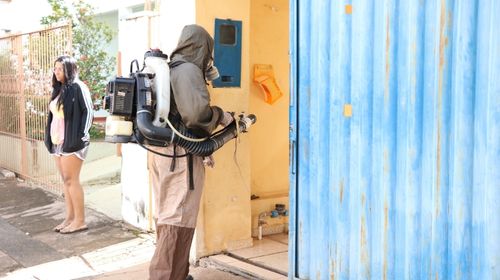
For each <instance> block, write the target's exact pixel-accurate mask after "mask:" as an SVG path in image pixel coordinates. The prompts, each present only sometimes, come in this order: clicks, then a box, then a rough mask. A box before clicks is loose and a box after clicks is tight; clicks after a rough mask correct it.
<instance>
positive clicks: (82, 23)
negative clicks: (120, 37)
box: [41, 0, 115, 102]
mask: <svg viewBox="0 0 500 280" xmlns="http://www.w3.org/2000/svg"><path fill="white" fill-rule="evenodd" d="M47 1H48V2H49V4H50V6H51V7H52V14H51V15H48V16H46V17H43V18H42V19H41V23H42V24H44V25H52V24H57V23H64V22H70V23H71V24H72V30H73V42H72V43H73V50H74V54H73V56H74V57H75V59H76V60H77V63H78V69H79V71H80V74H79V77H80V80H82V81H83V82H84V83H85V84H86V85H87V86H88V87H89V89H90V92H91V93H92V100H94V102H95V101H99V100H101V99H102V97H103V96H104V95H105V90H106V84H107V79H108V78H109V76H110V75H111V73H112V72H113V69H114V61H115V60H114V58H113V57H110V56H109V55H108V54H107V53H106V52H105V51H104V50H103V46H105V45H106V44H108V43H109V42H110V41H111V39H112V38H113V32H112V30H111V28H110V27H109V26H108V25H106V24H104V23H102V22H98V21H96V20H95V18H94V15H95V13H94V8H93V7H92V6H91V5H90V4H87V3H85V2H84V1H83V0H76V1H74V3H73V7H74V9H73V10H70V9H69V8H68V6H67V5H66V3H65V1H64V0H47Z"/></svg>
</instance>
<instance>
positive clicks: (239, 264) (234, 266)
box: [200, 255, 288, 280]
mask: <svg viewBox="0 0 500 280" xmlns="http://www.w3.org/2000/svg"><path fill="white" fill-rule="evenodd" d="M200 265H201V266H204V267H214V268H216V269H219V270H223V271H228V272H231V273H234V274H236V275H240V276H242V277H244V278H246V279H260V280H287V279H288V278H287V277H286V276H284V275H282V274H279V273H276V272H273V271H270V270H267V269H264V268H262V267H258V266H256V265H253V264H251V263H248V262H244V261H241V260H238V259H236V258H233V257H230V256H227V255H215V256H210V257H208V258H204V259H201V260H200Z"/></svg>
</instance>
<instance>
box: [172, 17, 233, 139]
mask: <svg viewBox="0 0 500 280" xmlns="http://www.w3.org/2000/svg"><path fill="white" fill-rule="evenodd" d="M213 47H214V40H213V39H212V37H211V36H210V34H208V32H207V31H206V30H205V29H203V27H201V26H198V25H187V26H185V27H184V29H183V30H182V33H181V36H180V38H179V42H178V43H177V48H175V50H174V51H173V52H172V54H171V55H170V59H171V62H170V63H171V64H172V63H175V62H176V61H184V62H185V63H182V64H180V65H178V66H176V67H174V68H172V69H171V70H170V84H171V86H172V91H173V99H174V100H171V104H172V106H171V109H170V111H171V112H172V113H175V112H178V113H179V114H180V116H181V118H182V122H183V123H184V125H186V126H187V127H188V128H189V129H190V131H191V132H192V133H194V134H196V135H197V136H200V137H205V136H208V135H210V133H211V132H212V131H213V130H214V129H215V128H216V127H217V125H218V124H219V123H220V121H221V119H222V117H223V111H222V109H221V108H219V107H217V106H210V95H209V93H208V89H207V84H206V81H205V71H206V69H207V68H208V64H209V63H210V62H211V60H212V51H213Z"/></svg>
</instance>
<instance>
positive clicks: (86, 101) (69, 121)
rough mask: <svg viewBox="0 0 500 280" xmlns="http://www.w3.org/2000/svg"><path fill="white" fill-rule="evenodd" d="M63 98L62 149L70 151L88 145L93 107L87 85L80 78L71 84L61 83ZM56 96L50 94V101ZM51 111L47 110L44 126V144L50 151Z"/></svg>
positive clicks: (66, 151)
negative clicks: (47, 115)
mask: <svg viewBox="0 0 500 280" xmlns="http://www.w3.org/2000/svg"><path fill="white" fill-rule="evenodd" d="M63 89H64V92H63V93H62V94H64V95H65V96H64V100H63V111H64V143H63V147H62V151H63V152H65V153H72V152H76V151H78V150H81V149H83V148H84V147H85V146H87V145H89V140H90V136H89V130H90V126H91V125H92V118H93V109H92V99H91V97H90V92H89V89H88V88H87V86H86V85H85V84H84V83H82V82H81V81H80V80H75V82H73V83H72V84H71V85H67V86H66V85H63ZM56 97H57V94H54V93H53V94H52V98H51V101H52V100H54V99H55V98H56ZM52 118H53V116H52V112H50V111H49V117H48V118H47V126H46V127H45V146H46V147H47V149H48V150H49V152H52V146H53V144H52V141H51V138H50V126H51V123H52Z"/></svg>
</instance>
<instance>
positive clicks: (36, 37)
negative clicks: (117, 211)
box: [0, 25, 72, 192]
mask: <svg viewBox="0 0 500 280" xmlns="http://www.w3.org/2000/svg"><path fill="white" fill-rule="evenodd" d="M62 54H72V37H71V26H70V25H64V26H57V27H51V28H47V29H44V30H40V31H36V32H30V33H25V34H16V35H10V36H7V37H1V38H0V166H1V167H4V168H6V169H9V170H11V171H13V172H16V173H18V174H20V175H21V176H23V177H25V178H28V179H31V180H34V181H36V182H38V183H41V184H42V185H43V186H44V187H45V188H47V189H48V190H50V191H53V192H58V191H60V190H61V187H62V184H61V180H60V178H59V176H58V173H57V169H56V166H55V163H54V161H53V159H52V158H51V157H50V155H49V154H48V153H47V151H46V149H45V146H44V143H43V139H44V129H45V122H46V118H47V113H48V103H49V101H50V94H51V89H52V87H51V79H52V68H53V62H54V60H55V59H56V58H57V57H58V56H60V55H62Z"/></svg>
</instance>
